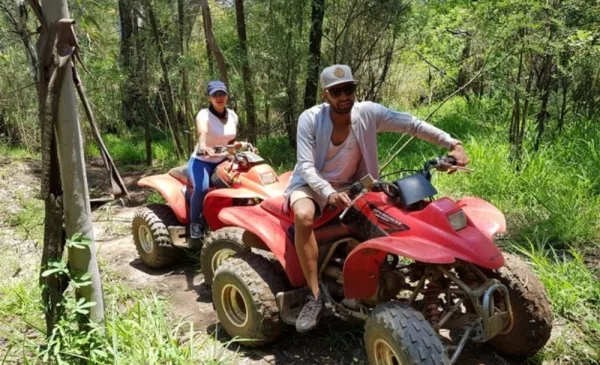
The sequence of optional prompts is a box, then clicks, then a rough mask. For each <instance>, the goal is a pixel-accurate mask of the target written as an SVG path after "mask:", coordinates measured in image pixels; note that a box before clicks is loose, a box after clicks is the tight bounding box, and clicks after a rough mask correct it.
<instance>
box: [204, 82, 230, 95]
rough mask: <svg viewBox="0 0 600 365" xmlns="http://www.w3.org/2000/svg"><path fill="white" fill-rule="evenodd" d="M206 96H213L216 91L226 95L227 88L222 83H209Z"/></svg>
mask: <svg viewBox="0 0 600 365" xmlns="http://www.w3.org/2000/svg"><path fill="white" fill-rule="evenodd" d="M207 90H208V95H210V96H213V95H214V94H215V93H216V92H217V91H222V92H224V93H225V94H227V86H225V83H224V82H223V81H217V80H215V81H211V82H209V83H208V87H207Z"/></svg>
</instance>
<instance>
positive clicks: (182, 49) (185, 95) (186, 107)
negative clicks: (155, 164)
mask: <svg viewBox="0 0 600 365" xmlns="http://www.w3.org/2000/svg"><path fill="white" fill-rule="evenodd" d="M177 13H178V14H179V53H180V57H181V58H182V59H185V56H186V43H187V41H186V37H185V14H184V10H183V0H177ZM188 85H189V78H188V70H187V65H186V63H185V62H183V66H182V67H181V89H182V90H181V91H182V99H183V120H184V126H185V133H186V137H187V147H188V150H187V152H188V154H190V153H192V149H193V148H194V138H193V134H192V133H191V132H190V126H191V125H192V122H193V121H190V120H189V119H188V115H190V113H191V109H192V106H191V104H190V90H189V86H188Z"/></svg>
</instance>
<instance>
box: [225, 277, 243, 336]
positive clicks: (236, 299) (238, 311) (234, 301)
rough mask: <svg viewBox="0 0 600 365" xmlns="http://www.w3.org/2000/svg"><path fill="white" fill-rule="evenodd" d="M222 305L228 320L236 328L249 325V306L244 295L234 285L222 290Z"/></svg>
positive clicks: (228, 285)
mask: <svg viewBox="0 0 600 365" xmlns="http://www.w3.org/2000/svg"><path fill="white" fill-rule="evenodd" d="M221 303H223V310H224V312H225V315H226V316H227V319H228V320H229V322H231V324H233V325H234V326H236V327H240V328H241V327H244V326H245V325H246V323H248V305H247V304H246V301H245V300H244V297H243V296H242V293H241V292H240V291H239V290H238V288H236V287H235V286H234V285H232V284H227V285H225V286H224V287H223V290H221Z"/></svg>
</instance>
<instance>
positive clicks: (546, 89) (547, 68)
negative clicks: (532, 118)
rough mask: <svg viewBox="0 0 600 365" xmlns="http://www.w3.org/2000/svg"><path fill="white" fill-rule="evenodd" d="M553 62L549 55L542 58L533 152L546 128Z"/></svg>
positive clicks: (538, 145) (537, 148)
mask: <svg viewBox="0 0 600 365" xmlns="http://www.w3.org/2000/svg"><path fill="white" fill-rule="evenodd" d="M553 70H554V61H553V59H552V56H551V55H546V56H545V57H544V61H543V65H542V72H541V75H540V79H539V84H538V90H540V92H541V93H542V96H541V98H540V101H541V106H540V112H539V113H538V116H537V125H538V133H537V137H536V139H535V147H534V148H535V150H536V151H537V150H539V148H540V144H541V142H542V137H543V134H544V130H545V127H546V119H548V114H549V113H548V100H549V99H550V92H551V91H552V79H553V73H554V72H553Z"/></svg>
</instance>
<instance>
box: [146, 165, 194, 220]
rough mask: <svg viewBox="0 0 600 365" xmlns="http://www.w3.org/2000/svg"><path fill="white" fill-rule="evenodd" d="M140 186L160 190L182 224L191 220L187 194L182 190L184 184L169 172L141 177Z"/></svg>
mask: <svg viewBox="0 0 600 365" xmlns="http://www.w3.org/2000/svg"><path fill="white" fill-rule="evenodd" d="M138 186H143V187H149V188H153V189H156V190H158V192H159V193H160V195H162V197H163V198H164V199H165V200H166V201H167V204H169V206H170V207H171V209H173V212H174V213H175V216H176V217H177V220H179V222H180V223H181V224H187V223H188V222H189V220H188V212H187V208H186V202H185V196H184V195H183V193H182V192H181V189H182V188H183V186H184V185H183V184H182V183H181V182H180V181H179V180H177V179H176V178H174V177H173V176H171V175H169V174H162V175H154V176H148V177H144V178H142V179H140V181H138Z"/></svg>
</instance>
